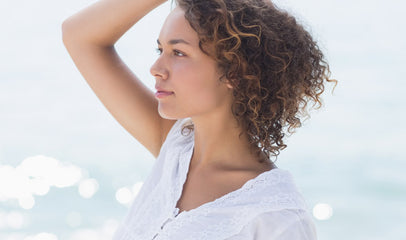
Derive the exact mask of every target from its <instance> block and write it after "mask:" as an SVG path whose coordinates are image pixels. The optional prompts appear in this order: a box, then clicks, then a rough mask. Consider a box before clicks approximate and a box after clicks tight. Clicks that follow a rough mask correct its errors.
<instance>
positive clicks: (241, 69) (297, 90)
mask: <svg viewBox="0 0 406 240" xmlns="http://www.w3.org/2000/svg"><path fill="white" fill-rule="evenodd" d="M177 4H178V6H179V7H181V8H182V9H183V10H184V11H185V18H186V19H187V21H188V22H189V23H190V25H191V26H192V28H193V29H194V30H195V31H196V32H197V33H198V36H199V40H200V42H199V46H200V49H201V50H202V51H203V52H205V53H206V54H208V55H210V56H212V57H213V58H214V59H215V60H216V61H217V63H218V66H219V68H220V69H221V70H222V72H223V73H224V75H223V76H222V78H221V79H220V80H224V79H226V81H228V82H229V83H230V84H231V85H232V87H233V96H234V100H233V105H232V112H233V115H234V116H235V118H236V119H237V121H238V123H239V124H240V125H241V126H242V129H243V131H245V133H246V134H247V135H248V138H249V142H250V144H251V146H252V147H253V148H254V149H255V151H256V153H257V154H260V153H261V152H264V153H265V154H266V156H267V157H268V158H270V157H271V156H274V157H275V158H277V156H278V155H279V153H280V151H281V150H283V149H284V148H286V146H287V145H286V144H285V143H284V142H283V138H284V136H285V130H287V132H288V133H290V134H291V133H293V132H294V129H295V128H298V127H300V126H301V125H302V122H301V119H300V117H309V114H308V111H307V108H306V107H307V105H308V103H310V102H313V106H312V107H315V108H316V109H318V108H320V107H321V106H322V101H321V98H320V95H321V94H322V93H323V92H324V83H325V81H328V82H335V85H334V88H335V86H336V85H337V81H336V80H333V79H330V70H329V65H328V63H327V62H326V60H325V59H324V55H323V53H322V52H321V51H320V49H319V47H318V46H317V44H316V42H315V40H313V38H312V36H311V35H310V34H309V33H308V32H307V31H306V30H305V29H304V28H303V26H302V25H301V24H299V23H298V22H297V21H296V19H295V18H294V17H293V16H291V15H290V14H289V13H287V12H285V11H283V10H280V9H278V8H277V7H276V6H275V5H274V4H273V3H272V2H271V1H270V0H177ZM210 46H212V48H213V50H212V51H207V50H208V49H209V48H207V47H210ZM209 52H210V53H209ZM333 90H334V89H333ZM316 106H317V107H316ZM186 127H187V128H189V129H190V130H191V129H193V125H192V126H186ZM285 128H287V129H285Z"/></svg>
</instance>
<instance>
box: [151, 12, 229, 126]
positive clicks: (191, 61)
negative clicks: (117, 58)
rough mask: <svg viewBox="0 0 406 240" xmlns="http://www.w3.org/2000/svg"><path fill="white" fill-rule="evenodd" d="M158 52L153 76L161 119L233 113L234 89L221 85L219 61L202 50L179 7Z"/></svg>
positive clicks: (162, 34)
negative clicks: (231, 109) (231, 111)
mask: <svg viewBox="0 0 406 240" xmlns="http://www.w3.org/2000/svg"><path fill="white" fill-rule="evenodd" d="M158 49H159V52H160V55H159V57H158V59H157V60H156V62H155V63H154V64H153V65H152V67H151V69H150V72H151V74H152V75H153V76H154V77H155V79H156V85H155V87H156V88H157V90H158V92H157V94H156V98H157V100H158V103H159V104H158V112H159V114H160V115H161V117H163V118H166V119H180V118H186V117H192V118H193V117H200V116H205V115H211V114H216V113H218V112H221V111H227V110H228V111H230V110H229V109H230V108H231V103H232V89H231V86H230V85H229V84H226V83H224V81H220V77H221V75H222V74H221V72H220V71H219V70H218V68H217V63H216V61H215V60H214V59H213V58H211V57H210V56H208V55H206V54H205V53H204V52H203V51H202V50H201V49H200V48H199V38H198V34H197V33H196V31H195V30H194V29H193V28H192V27H191V26H190V24H189V22H188V21H187V20H186V18H185V16H184V11H183V10H182V9H181V8H180V7H176V8H174V9H173V11H172V12H171V13H170V14H169V15H168V17H167V18H166V20H165V23H164V25H163V27H162V29H161V32H160V34H159V38H158ZM168 92H169V94H167V93H168Z"/></svg>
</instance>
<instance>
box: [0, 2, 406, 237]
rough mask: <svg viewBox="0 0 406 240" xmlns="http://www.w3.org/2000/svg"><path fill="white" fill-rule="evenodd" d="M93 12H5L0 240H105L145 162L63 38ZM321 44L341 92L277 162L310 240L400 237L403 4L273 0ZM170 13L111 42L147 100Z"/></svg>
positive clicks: (404, 182) (74, 7) (46, 8)
mask: <svg viewBox="0 0 406 240" xmlns="http://www.w3.org/2000/svg"><path fill="white" fill-rule="evenodd" d="M92 2H94V1H90V0H71V1H51V0H40V1H28V0H15V1H7V2H2V4H1V5H2V6H1V8H0V29H1V38H0V239H2V240H20V239H21V240H39V239H41V240H65V239H67V240H82V239H83V240H84V239H86V240H96V239H97V240H105V239H111V236H112V235H113V233H114V231H115V229H116V228H117V226H118V224H119V223H120V221H121V220H122V219H123V218H124V216H125V214H126V213H127V210H128V207H129V205H130V203H131V201H132V199H133V198H134V197H135V196H136V194H137V192H138V190H139V189H140V187H141V186H142V183H143V180H144V179H145V178H146V177H147V176H148V174H149V171H150V170H151V167H152V165H153V163H154V158H153V156H152V155H151V154H149V152H147V151H146V150H145V149H144V148H143V147H142V146H141V145H140V144H139V143H138V142H137V141H136V140H135V139H134V138H133V137H132V136H131V135H130V134H129V133H127V132H126V131H125V130H124V128H122V127H121V125H119V124H118V123H117V122H116V121H115V119H114V118H113V117H112V116H111V115H110V113H109V112H108V111H107V110H106V109H105V108H104V106H103V105H102V103H101V102H100V101H99V100H98V99H97V97H96V95H95V94H94V93H93V92H92V91H91V89H90V87H89V86H88V85H87V83H86V82H85V80H84V79H83V78H82V76H81V75H80V74H79V72H78V71H77V69H76V68H75V66H74V64H73V62H72V60H71V59H70V57H69V55H68V53H67V51H66V50H65V48H64V46H63V43H62V38H61V24H62V22H63V20H64V19H66V18H67V17H69V16H70V15H72V14H73V13H75V12H77V11H78V10H80V9H82V8H84V7H86V6H87V5H89V4H91V3H92ZM275 2H276V3H277V4H278V5H279V6H280V7H281V8H284V9H287V10H288V11H289V12H291V13H292V14H294V15H295V16H296V17H297V18H298V19H299V21H301V22H302V23H303V24H304V25H305V26H306V28H307V29H308V30H309V31H310V32H311V33H312V34H313V36H314V37H315V39H317V41H318V42H319V45H320V47H321V48H322V50H323V51H324V52H325V55H326V57H327V59H328V61H329V63H330V67H331V71H332V77H333V78H335V79H337V80H338V81H339V84H338V86H337V88H336V89H335V92H334V93H333V94H332V93H331V90H332V84H329V85H328V87H327V89H326V92H325V94H324V103H325V105H324V107H323V108H322V109H320V110H318V111H312V112H311V113H312V115H311V118H310V119H309V120H307V121H306V122H305V123H304V126H303V127H302V128H300V129H298V130H297V132H296V133H295V134H294V135H292V136H290V137H289V138H288V139H287V144H288V148H286V149H285V150H284V151H282V153H281V155H280V156H279V158H278V161H277V165H278V167H279V168H283V169H287V170H289V171H290V172H291V173H292V174H293V176H294V178H295V181H296V184H297V185H298V187H299V189H300V190H301V192H302V193H303V195H304V196H305V198H306V200H307V202H308V205H309V208H310V210H311V211H312V214H313V217H314V221H315V223H316V227H317V232H318V235H319V239H329V240H342V239H354V240H375V239H376V240H378V239H379V240H381V239H391V240H392V239H393V240H395V239H406V230H405V226H406V175H405V174H404V171H405V170H406V163H405V161H404V160H405V157H406V153H405V151H404V146H403V145H404V143H405V140H404V138H405V136H406V128H405V127H404V124H403V120H404V119H405V117H406V111H405V104H406V97H405V94H404V89H405V88H406V83H405V81H404V76H405V75H406V68H405V63H404V60H403V58H404V57H405V56H406V47H405V44H406V33H405V30H404V23H405V22H406V17H405V15H406V14H405V10H404V9H405V7H406V4H405V3H404V1H400V0H390V1H376V0H369V1H366V0H358V1H349V0H340V1H339V0H324V1H321V0H309V1H299V0H287V1H282V0H278V1H275ZM169 11H170V4H169V3H166V4H164V5H162V6H161V7H159V8H158V9H156V10H154V11H153V12H152V13H150V14H149V15H148V16H147V17H145V18H144V19H142V21H141V22H140V23H139V24H137V25H136V26H135V27H133V28H132V29H131V30H130V31H129V32H128V33H127V34H126V35H125V36H124V37H123V38H122V39H120V41H119V42H118V44H117V49H118V51H119V53H120V54H121V56H122V58H124V59H125V61H126V62H127V64H128V65H129V66H130V67H131V68H132V69H133V70H134V71H135V72H136V73H137V75H138V76H139V77H140V78H141V79H142V80H143V81H144V83H145V84H146V85H147V86H149V87H150V88H151V89H153V87H154V84H155V82H154V79H153V77H152V76H150V74H149V67H150V66H151V64H152V63H153V62H154V60H155V59H156V57H157V54H156V51H155V48H156V39H157V37H158V35H159V31H160V28H161V25H162V23H163V21H164V18H165V17H166V15H167V14H168V13H169Z"/></svg>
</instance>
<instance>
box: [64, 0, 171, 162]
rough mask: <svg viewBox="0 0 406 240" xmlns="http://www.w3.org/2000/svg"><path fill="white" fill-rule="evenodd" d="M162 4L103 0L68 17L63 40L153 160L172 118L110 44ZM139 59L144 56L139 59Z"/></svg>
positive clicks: (89, 80)
mask: <svg viewBox="0 0 406 240" xmlns="http://www.w3.org/2000/svg"><path fill="white" fill-rule="evenodd" d="M164 2H165V0H101V1H98V2H96V3H94V4H93V5H91V6H89V7H87V8H85V9H83V10H82V11H80V12H78V13H76V14H75V15H73V16H71V17H69V18H68V19H66V20H65V21H64V22H63V24H62V32H63V42H64V44H65V47H66V49H67V50H68V52H69V54H70V56H71V57H72V59H73V61H74V63H75V64H76V67H77V68H78V69H79V71H80V73H81V74H82V75H83V77H84V78H85V79H86V81H87V83H88V84H89V86H90V87H91V88H92V90H93V91H94V92H95V94H96V95H97V97H98V98H99V99H100V100H101V102H102V103H103V105H104V106H105V107H106V108H107V109H108V111H109V112H110V113H111V114H112V115H113V117H114V118H115V119H116V120H117V121H118V122H119V123H120V124H121V125H122V126H123V127H124V128H125V129H126V130H127V131H128V132H129V133H130V134H131V135H132V136H134V137H135V138H136V139H137V140H138V141H139V142H140V143H141V144H142V145H144V146H145V147H146V148H147V149H148V150H149V151H150V152H151V153H152V154H153V155H154V156H155V157H156V156H158V154H159V151H160V148H161V146H162V143H163V141H164V139H165V138H166V135H167V134H168V132H169V130H170V128H171V127H172V125H173V124H174V123H175V121H174V120H167V119H164V118H162V117H161V116H160V115H159V113H158V110H157V106H158V102H157V100H156V99H155V97H154V94H153V92H152V91H151V90H149V89H148V88H147V87H146V86H145V85H144V84H143V83H142V82H141V81H140V80H139V79H138V78H137V77H136V76H135V75H134V74H133V73H132V72H131V70H130V69H129V68H128V67H127V66H126V65H125V63H124V62H123V61H122V60H121V58H120V57H119V56H118V54H117V52H116V50H115V48H114V44H115V43H116V41H117V40H118V39H119V38H120V37H121V36H122V35H123V34H124V33H125V32H126V31H127V30H128V29H129V28H131V26H133V25H134V24H135V23H136V22H137V21H138V20H140V19H141V18H142V17H143V16H145V15H146V14H147V13H148V12H150V11H151V10H152V9H154V8H156V7H157V6H159V5H160V4H162V3H164ZM139 57H142V56H139Z"/></svg>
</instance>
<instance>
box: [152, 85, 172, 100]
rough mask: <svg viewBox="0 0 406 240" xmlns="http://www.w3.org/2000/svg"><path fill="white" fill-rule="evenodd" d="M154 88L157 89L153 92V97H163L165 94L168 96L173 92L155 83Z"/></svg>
mask: <svg viewBox="0 0 406 240" xmlns="http://www.w3.org/2000/svg"><path fill="white" fill-rule="evenodd" d="M155 89H156V90H157V91H156V93H155V97H157V98H164V97H167V96H170V95H172V94H174V92H172V91H169V90H166V89H163V88H161V87H160V86H157V85H156V86H155Z"/></svg>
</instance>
